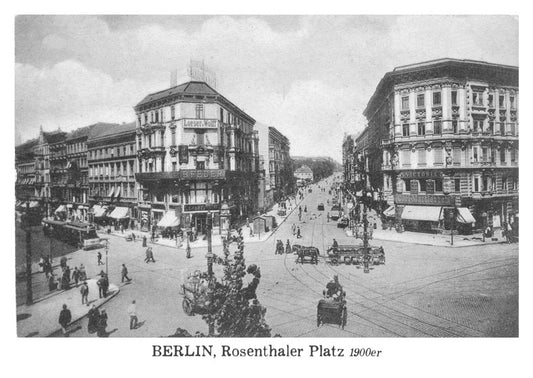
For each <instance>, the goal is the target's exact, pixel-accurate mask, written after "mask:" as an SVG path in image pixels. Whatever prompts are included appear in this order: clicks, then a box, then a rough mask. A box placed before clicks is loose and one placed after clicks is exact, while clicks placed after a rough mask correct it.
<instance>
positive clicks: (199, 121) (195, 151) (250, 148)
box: [135, 81, 259, 233]
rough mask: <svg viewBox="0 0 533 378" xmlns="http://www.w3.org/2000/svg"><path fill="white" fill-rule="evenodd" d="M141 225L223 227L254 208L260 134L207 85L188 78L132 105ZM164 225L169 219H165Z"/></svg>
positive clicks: (253, 121) (253, 122) (237, 110)
mask: <svg viewBox="0 0 533 378" xmlns="http://www.w3.org/2000/svg"><path fill="white" fill-rule="evenodd" d="M135 112H136V115H137V151H138V158H139V161H138V164H139V173H137V175H136V178H137V180H138V181H139V183H140V192H141V193H140V200H139V211H140V213H141V218H140V220H141V225H142V227H144V228H152V227H153V226H156V225H157V224H158V223H159V222H160V221H161V220H162V218H163V217H164V216H165V218H166V219H165V224H167V223H168V220H169V219H171V218H172V220H171V221H170V223H172V224H173V225H176V224H179V223H181V225H182V226H184V227H189V226H190V227H194V228H195V229H196V230H197V231H198V232H199V233H203V232H204V231H205V228H206V223H207V217H208V216H209V217H213V226H214V229H215V230H216V229H218V227H217V226H223V227H229V221H230V220H229V219H223V222H224V225H221V223H222V222H221V219H220V208H221V205H222V204H223V203H226V204H227V206H228V207H229V208H230V210H231V212H232V215H233V216H245V215H248V214H251V213H253V212H254V211H256V209H257V192H258V183H257V181H258V180H257V179H258V171H259V154H258V137H257V132H256V131H254V124H255V120H254V119H253V118H252V117H250V116H249V115H248V114H246V113H245V112H244V111H242V110H241V109H239V108H238V107H237V106H235V105H234V104H233V103H231V102H230V101H228V100H227V99H226V98H225V97H224V96H222V95H221V94H220V93H218V92H217V91H215V90H214V89H213V88H211V87H210V86H209V85H207V84H206V83H204V82H200V81H190V82H187V83H184V84H181V85H178V86H174V87H172V88H169V89H167V90H164V91H160V92H157V93H153V94H150V95H148V96H146V97H145V98H144V99H143V100H142V101H141V102H140V103H138V104H137V105H136V106H135ZM170 223H169V224H170Z"/></svg>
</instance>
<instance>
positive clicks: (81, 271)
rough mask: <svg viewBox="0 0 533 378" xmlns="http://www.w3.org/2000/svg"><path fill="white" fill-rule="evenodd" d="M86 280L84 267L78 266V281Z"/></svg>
mask: <svg viewBox="0 0 533 378" xmlns="http://www.w3.org/2000/svg"><path fill="white" fill-rule="evenodd" d="M86 280H87V272H86V271H85V266H84V265H83V264H80V281H86Z"/></svg>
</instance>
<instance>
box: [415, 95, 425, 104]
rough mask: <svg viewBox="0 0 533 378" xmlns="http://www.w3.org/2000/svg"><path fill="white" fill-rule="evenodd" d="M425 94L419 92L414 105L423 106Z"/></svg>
mask: <svg viewBox="0 0 533 378" xmlns="http://www.w3.org/2000/svg"><path fill="white" fill-rule="evenodd" d="M425 100H426V95H425V94H423V93H421V94H419V95H417V96H416V107H417V108H423V107H424V106H425Z"/></svg>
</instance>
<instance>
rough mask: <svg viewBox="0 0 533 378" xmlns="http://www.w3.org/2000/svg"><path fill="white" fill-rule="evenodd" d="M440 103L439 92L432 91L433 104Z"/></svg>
mask: <svg viewBox="0 0 533 378" xmlns="http://www.w3.org/2000/svg"><path fill="white" fill-rule="evenodd" d="M440 105H441V93H440V92H433V106H440Z"/></svg>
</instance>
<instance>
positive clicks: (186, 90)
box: [135, 81, 219, 107]
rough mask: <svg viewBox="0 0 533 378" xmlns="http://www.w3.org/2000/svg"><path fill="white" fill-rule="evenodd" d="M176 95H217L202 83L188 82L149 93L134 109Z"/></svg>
mask: <svg viewBox="0 0 533 378" xmlns="http://www.w3.org/2000/svg"><path fill="white" fill-rule="evenodd" d="M176 94H188V95H202V96H206V95H207V96H209V95H210V96H213V95H218V94H219V93H218V92H217V91H215V90H214V89H213V88H211V87H210V86H209V85H207V84H206V83H204V82H202V81H189V82H187V83H183V84H180V85H178V86H175V87H172V88H168V89H165V90H163V91H159V92H155V93H151V94H149V95H148V96H146V97H145V98H143V99H142V101H141V102H139V103H138V104H137V105H136V106H135V107H138V106H141V105H145V104H148V103H150V102H152V101H157V100H161V99H163V98H166V97H168V96H172V95H176Z"/></svg>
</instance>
